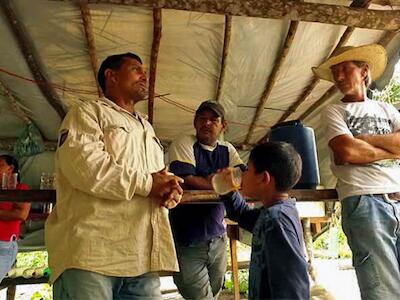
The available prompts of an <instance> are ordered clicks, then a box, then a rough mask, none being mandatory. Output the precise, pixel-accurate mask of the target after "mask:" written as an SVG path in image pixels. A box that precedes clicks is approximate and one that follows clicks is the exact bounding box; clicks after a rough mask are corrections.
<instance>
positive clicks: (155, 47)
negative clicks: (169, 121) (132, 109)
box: [148, 8, 162, 124]
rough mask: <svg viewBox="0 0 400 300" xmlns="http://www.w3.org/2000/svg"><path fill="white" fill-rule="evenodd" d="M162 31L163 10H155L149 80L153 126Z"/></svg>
mask: <svg viewBox="0 0 400 300" xmlns="http://www.w3.org/2000/svg"><path fill="white" fill-rule="evenodd" d="M161 29H162V15H161V9H160V8H155V9H154V10H153V44H152V46H151V60H150V78H149V100H148V115H149V122H150V123H151V124H153V118H154V96H155V86H156V75H157V59H158V51H159V49H160V40H161Z"/></svg>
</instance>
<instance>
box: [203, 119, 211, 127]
mask: <svg viewBox="0 0 400 300" xmlns="http://www.w3.org/2000/svg"><path fill="white" fill-rule="evenodd" d="M204 123H205V124H206V125H207V126H208V125H211V124H212V121H211V120H210V119H206V120H205V121H204Z"/></svg>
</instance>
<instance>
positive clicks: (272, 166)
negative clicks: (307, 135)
mask: <svg viewBox="0 0 400 300" xmlns="http://www.w3.org/2000/svg"><path fill="white" fill-rule="evenodd" d="M249 161H251V162H252V163H253V165H254V168H255V171H256V173H261V172H263V171H268V173H269V174H270V175H271V176H273V177H274V179H275V185H276V186H275V188H276V190H277V191H279V192H287V191H289V190H290V189H291V188H292V187H293V186H294V185H295V184H296V183H297V181H299V179H300V176H301V169H302V160H301V157H300V155H299V153H298V152H297V151H296V149H294V147H293V146H292V145H291V144H288V143H285V142H267V143H263V144H260V145H257V146H256V147H254V149H253V150H251V153H250V157H249Z"/></svg>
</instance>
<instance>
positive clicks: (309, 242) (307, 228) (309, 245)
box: [301, 218, 316, 282]
mask: <svg viewBox="0 0 400 300" xmlns="http://www.w3.org/2000/svg"><path fill="white" fill-rule="evenodd" d="M301 223H302V225H303V233H304V244H305V246H306V251H307V257H308V272H309V274H310V277H311V279H312V281H314V282H315V280H316V271H315V268H314V265H313V260H314V251H313V239H312V234H311V223H310V218H304V219H302V220H301Z"/></svg>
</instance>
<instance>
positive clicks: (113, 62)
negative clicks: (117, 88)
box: [97, 52, 143, 93]
mask: <svg viewBox="0 0 400 300" xmlns="http://www.w3.org/2000/svg"><path fill="white" fill-rule="evenodd" d="M125 58H133V59H135V60H137V61H138V62H140V63H141V64H143V63H142V59H141V58H140V57H139V56H138V55H136V54H134V53H131V52H127V53H122V54H115V55H111V56H108V57H107V58H106V59H105V60H104V61H103V62H102V63H101V66H100V68H99V72H98V73H97V81H98V82H99V85H100V87H101V89H102V90H103V93H105V92H106V76H105V74H104V72H105V71H106V70H107V69H112V70H118V69H119V68H120V67H121V65H122V63H123V62H124V60H125Z"/></svg>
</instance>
